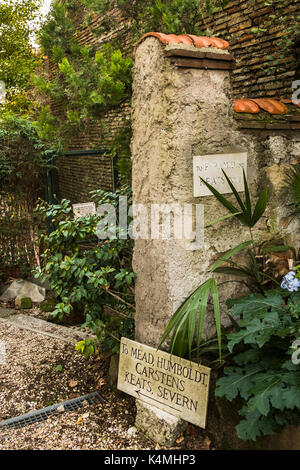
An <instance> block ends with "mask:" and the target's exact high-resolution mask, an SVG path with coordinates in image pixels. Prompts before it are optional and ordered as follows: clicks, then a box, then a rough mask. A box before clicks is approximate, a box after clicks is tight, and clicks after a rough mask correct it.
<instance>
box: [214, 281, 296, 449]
mask: <svg viewBox="0 0 300 470" xmlns="http://www.w3.org/2000/svg"><path fill="white" fill-rule="evenodd" d="M299 305H300V295H299V293H292V294H288V293H286V292H285V291H283V290H281V289H276V290H270V291H268V292H266V293H265V294H264V295H262V294H251V295H249V296H246V297H243V298H240V299H230V300H229V301H228V307H230V308H232V311H231V313H232V315H233V316H235V317H238V325H239V326H238V328H236V331H234V332H232V333H229V334H228V335H227V339H228V350H229V351H230V352H231V353H232V354H233V357H232V361H231V364H230V366H228V367H226V368H225V371H224V376H223V377H221V378H219V379H218V381H217V388H216V395H217V396H223V397H226V398H227V399H228V400H229V401H233V400H235V399H236V398H237V397H240V398H241V399H242V401H243V406H242V407H241V409H240V411H239V413H240V415H241V416H242V420H241V422H240V423H239V424H238V426H237V433H238V436H239V437H240V438H241V439H244V440H256V439H257V437H258V436H261V435H264V434H274V433H275V432H278V431H279V430H280V429H281V428H282V427H283V426H286V425H289V424H294V423H297V421H298V420H299V417H300V398H299V397H300V393H299V392H300V370H299V366H298V365H296V364H294V363H293V362H292V360H291V359H292V348H291V346H292V343H293V342H294V340H295V339H297V338H299V335H300V308H299Z"/></svg>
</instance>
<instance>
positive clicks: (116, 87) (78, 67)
mask: <svg viewBox="0 0 300 470" xmlns="http://www.w3.org/2000/svg"><path fill="white" fill-rule="evenodd" d="M68 6H69V4H68V2H66V3H64V4H62V3H54V4H53V5H52V10H51V13H50V15H49V18H48V20H47V22H46V23H45V24H44V26H43V27H42V29H41V31H40V34H39V38H40V43H41V46H42V49H43V52H44V53H45V54H47V55H48V56H49V60H50V61H51V62H54V63H55V64H56V65H57V71H56V72H55V73H54V74H52V75H51V77H50V80H49V74H48V73H47V72H46V71H45V70H41V71H40V73H39V74H37V75H36V76H35V77H34V79H33V83H34V85H35V87H36V88H37V89H38V90H39V93H40V96H41V98H42V97H43V98H44V102H45V99H46V102H45V104H44V105H43V106H41V108H40V110H39V111H38V116H37V120H36V128H37V130H38V132H39V134H40V136H41V137H42V138H43V139H45V140H47V141H52V142H53V140H54V141H55V142H56V146H57V147H60V148H66V146H67V142H68V138H69V137H70V136H71V135H73V134H74V132H80V131H87V130H88V128H89V126H90V125H91V124H92V123H93V122H94V121H95V120H96V119H98V120H99V118H100V117H101V113H103V112H104V111H107V110H109V109H112V108H114V107H116V106H118V105H120V103H121V102H122V101H123V100H125V99H126V98H128V97H129V96H130V93H131V69H132V65H133V62H132V59H131V58H125V57H123V55H122V53H121V51H120V50H119V49H114V48H113V47H112V46H111V45H110V44H106V45H104V46H103V47H102V49H101V51H100V50H98V51H95V50H94V49H92V48H88V47H87V46H81V45H80V44H79V42H78V41H77V39H76V28H75V26H74V24H73V22H72V19H71V18H70V15H69V11H68ZM50 103H52V104H53V103H54V104H56V105H58V107H59V109H60V113H61V115H60V116H57V115H56V114H55V112H54V111H53V106H50Z"/></svg>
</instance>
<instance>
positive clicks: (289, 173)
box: [284, 164, 300, 215]
mask: <svg viewBox="0 0 300 470" xmlns="http://www.w3.org/2000/svg"><path fill="white" fill-rule="evenodd" d="M285 176H286V180H285V184H284V190H285V191H284V192H285V193H286V194H287V195H288V197H289V199H290V206H292V208H293V214H292V215H295V214H299V213H300V165H299V164H297V165H293V166H291V167H290V168H289V169H287V170H286V171H285Z"/></svg>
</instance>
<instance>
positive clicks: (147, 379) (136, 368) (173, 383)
mask: <svg viewBox="0 0 300 470" xmlns="http://www.w3.org/2000/svg"><path fill="white" fill-rule="evenodd" d="M210 371H211V369H209V368H208V367H204V366H202V365H201V364H196V363H195V362H191V361H189V360H186V359H182V358H181V357H177V356H174V355H171V354H168V353H166V352H164V351H160V350H156V349H154V348H151V347H150V346H146V345H145V344H141V343H138V342H136V341H132V340H129V339H127V338H121V349H120V362H119V375H118V389H119V390H122V391H123V392H125V393H128V394H129V395H132V396H133V397H136V398H139V399H140V400H142V401H144V402H146V403H148V404H149V405H153V406H155V407H157V408H160V409H162V410H164V411H166V412H167V413H169V414H171V415H174V416H176V417H178V418H182V419H183V420H185V421H188V422H190V423H193V424H196V425H197V426H200V427H201V428H205V426H206V413H207V403H208V393H209V382H210Z"/></svg>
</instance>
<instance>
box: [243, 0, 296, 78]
mask: <svg viewBox="0 0 300 470" xmlns="http://www.w3.org/2000/svg"><path fill="white" fill-rule="evenodd" d="M290 3H291V2H290V1H289V0H264V2H263V5H264V6H265V7H269V8H271V11H270V13H269V14H268V15H267V16H266V17H265V16H264V17H263V18H262V20H261V21H260V23H259V24H258V26H255V27H253V28H252V29H251V32H252V33H253V34H255V35H256V36H264V35H265V34H266V33H268V32H269V31H270V30H271V29H272V28H275V27H278V33H279V34H280V36H278V39H277V41H276V51H275V52H274V53H272V54H270V55H268V56H267V62H266V64H265V65H264V69H266V70H275V69H276V68H277V67H278V66H279V65H280V62H281V60H282V59H284V58H285V57H287V56H289V55H291V52H292V50H293V49H294V47H295V43H296V41H299V39H300V15H299V12H298V14H297V12H296V13H295V15H293V14H292V15H289V14H288V13H287V8H288V7H289V6H290ZM281 33H283V34H281Z"/></svg>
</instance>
